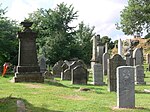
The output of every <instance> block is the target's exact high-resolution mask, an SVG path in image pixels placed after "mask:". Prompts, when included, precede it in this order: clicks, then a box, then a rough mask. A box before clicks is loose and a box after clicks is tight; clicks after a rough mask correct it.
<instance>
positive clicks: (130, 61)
mask: <svg viewBox="0 0 150 112" xmlns="http://www.w3.org/2000/svg"><path fill="white" fill-rule="evenodd" d="M131 55H132V56H130V57H126V60H125V64H126V65H127V66H136V65H143V59H144V56H143V50H142V49H141V48H136V49H135V50H134V51H133V54H131ZM109 58H110V56H109V54H108V53H104V54H103V75H106V74H107V70H108V66H107V64H108V63H107V60H108V59H109ZM112 58H113V57H112ZM112 58H111V59H112ZM149 58H150V56H149Z"/></svg>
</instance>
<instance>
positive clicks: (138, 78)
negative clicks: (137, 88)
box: [135, 65, 146, 85]
mask: <svg viewBox="0 0 150 112" xmlns="http://www.w3.org/2000/svg"><path fill="white" fill-rule="evenodd" d="M135 84H139V85H140V84H146V82H144V67H143V66H142V65H136V66H135Z"/></svg>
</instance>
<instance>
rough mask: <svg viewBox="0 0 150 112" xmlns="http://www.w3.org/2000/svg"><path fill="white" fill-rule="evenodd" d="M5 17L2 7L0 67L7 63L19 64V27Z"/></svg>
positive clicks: (0, 14) (0, 18) (0, 19)
mask: <svg viewBox="0 0 150 112" xmlns="http://www.w3.org/2000/svg"><path fill="white" fill-rule="evenodd" d="M4 15H5V9H2V8H1V5H0V32H1V33H0V65H2V64H3V63H4V62H5V61H10V62H11V63H13V64H16V63H17V52H18V49H17V46H18V42H17V39H16V34H17V31H18V27H17V24H16V22H15V21H12V20H9V19H8V18H7V17H3V16H4Z"/></svg>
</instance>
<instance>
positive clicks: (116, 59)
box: [107, 54, 126, 92]
mask: <svg viewBox="0 0 150 112" xmlns="http://www.w3.org/2000/svg"><path fill="white" fill-rule="evenodd" d="M107 62H108V65H107V66H108V70H107V75H108V91H109V92H111V91H115V92H116V90H117V87H116V86H117V77H116V69H117V67H119V66H125V65H126V62H125V60H124V59H123V58H122V57H121V55H119V54H115V55H114V56H113V57H112V58H111V59H108V61H107Z"/></svg>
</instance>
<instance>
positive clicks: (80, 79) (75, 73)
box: [52, 60, 89, 84]
mask: <svg viewBox="0 0 150 112" xmlns="http://www.w3.org/2000/svg"><path fill="white" fill-rule="evenodd" d="M52 72H53V75H54V76H55V77H59V78H61V80H71V83H72V84H87V81H88V74H89V73H88V70H87V68H86V65H85V64H84V62H83V61H81V60H77V61H73V62H72V61H71V62H69V61H66V60H65V61H58V62H57V63H56V64H55V65H54V66H53V69H52Z"/></svg>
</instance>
